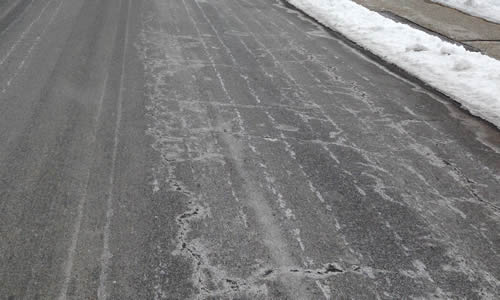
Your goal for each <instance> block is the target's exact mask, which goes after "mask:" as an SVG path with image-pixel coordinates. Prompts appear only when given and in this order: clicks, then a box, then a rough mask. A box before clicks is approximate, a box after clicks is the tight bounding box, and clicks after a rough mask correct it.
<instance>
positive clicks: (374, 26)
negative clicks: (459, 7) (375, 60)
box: [288, 0, 500, 128]
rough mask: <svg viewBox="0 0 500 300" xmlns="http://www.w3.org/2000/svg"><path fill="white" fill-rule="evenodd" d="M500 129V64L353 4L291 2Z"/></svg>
mask: <svg viewBox="0 0 500 300" xmlns="http://www.w3.org/2000/svg"><path fill="white" fill-rule="evenodd" d="M288 2H290V3H291V4H293V5H295V6H296V7H298V8H300V9H301V10H303V11H305V12H306V13H308V14H309V15H310V16H312V17H314V18H315V19H317V20H318V21H319V22H321V23H323V24H324V25H326V26H328V27H330V28H333V29H335V30H336V31H339V32H340V33H342V34H343V35H345V36H346V37H348V38H349V39H351V40H352V41H354V42H356V43H357V44H359V45H361V46H362V47H364V48H366V49H368V50H370V51H371V52H373V53H375V54H376V55H378V56H380V57H382V58H383V59H385V60H387V61H389V62H391V63H393V64H396V65H398V66H399V67H401V68H403V69H404V70H406V71H408V72H409V73H411V74H413V75H414V76H416V77H418V78H420V79H421V80H423V81H425V82H427V83H428V84H430V85H431V86H433V87H434V88H436V89H438V90H439V91H441V92H443V93H444V94H447V95H448V96H450V97H452V98H453V99H455V100H456V101H458V102H460V103H461V104H462V105H463V106H464V107H465V108H466V109H467V110H469V111H470V112H471V113H472V114H474V115H476V116H479V117H481V118H483V119H486V120H488V121H490V122H491V123H493V124H494V125H496V126H497V127H499V128H500V61H498V60H495V59H493V58H491V57H489V56H486V55H483V54H480V53H475V52H470V51H467V50H466V49H464V48H463V47H462V46H458V45H454V44H451V43H449V42H445V41H443V40H441V39H439V38H438V37H435V36H432V35H430V34H428V33H425V32H423V31H420V30H418V29H415V28H412V27H410V26H408V25H406V24H401V23H397V22H395V21H393V20H391V19H388V18H385V17H383V16H382V15H380V14H378V13H376V12H373V11H371V10H369V9H367V8H365V7H363V6H361V5H358V4H356V3H354V2H352V1H350V0H335V1H334V0H288Z"/></svg>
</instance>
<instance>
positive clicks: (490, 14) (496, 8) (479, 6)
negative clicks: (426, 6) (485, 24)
mask: <svg viewBox="0 0 500 300" xmlns="http://www.w3.org/2000/svg"><path fill="white" fill-rule="evenodd" d="M432 1H433V2H436V3H439V4H442V5H446V6H449V7H453V8H455V9H458V10H460V11H462V12H464V13H466V14H469V15H471V16H475V17H479V18H483V19H485V20H488V21H491V22H495V23H499V24H500V1H499V0H432Z"/></svg>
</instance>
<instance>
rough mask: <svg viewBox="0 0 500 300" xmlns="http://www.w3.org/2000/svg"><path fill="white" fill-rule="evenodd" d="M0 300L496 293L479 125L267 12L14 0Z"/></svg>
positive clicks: (483, 130)
mask: <svg viewBox="0 0 500 300" xmlns="http://www.w3.org/2000/svg"><path fill="white" fill-rule="evenodd" d="M19 1H23V4H22V9H19V11H18V13H17V15H16V16H15V17H12V18H10V19H11V20H10V21H9V23H8V24H5V22H0V23H1V24H2V26H1V27H0V30H1V31H0V298H2V299H4V298H5V299H189V298H193V299H220V298H222V299H325V298H326V299H335V298H356V299H374V298H382V299H401V298H409V297H417V298H418V297H423V298H430V297H438V298H486V299H488V298H490V299H493V298H499V297H500V268H499V267H498V266H499V265H500V253H499V252H500V132H499V131H498V130H497V129H495V128H493V127H492V126H490V125H488V124H487V123H485V122H483V121H481V120H478V119H476V118H474V117H471V116H470V115H468V114H466V113H464V112H463V111H462V110H460V109H459V108H457V106H456V105H455V104H454V103H452V101H450V100H449V99H444V98H442V97H441V96H440V95H437V94H435V93H433V92H432V91H429V90H427V89H426V88H425V87H422V86H421V85H419V84H418V83H415V82H414V81H413V80H412V79H409V78H406V77H405V76H403V75H401V74H399V75H398V74H396V73H394V72H393V71H391V69H392V68H388V67H387V66H386V65H385V64H383V63H380V62H378V61H374V60H372V59H371V58H369V57H368V56H367V55H366V53H364V52H362V51H359V50H357V48H355V47H353V46H352V45H351V44H350V43H349V42H346V41H344V40H343V39H341V38H339V37H338V36H336V35H332V34H331V33H330V32H327V31H325V30H324V29H323V28H322V27H321V26H319V25H318V24H316V23H314V22H313V21H311V20H309V19H308V18H307V17H305V16H304V15H302V14H300V13H299V12H297V11H294V10H293V9H290V8H289V7H287V6H286V5H285V3H284V2H281V1H279V0H176V1H171V0H85V1H81V0H37V1H35V0H19Z"/></svg>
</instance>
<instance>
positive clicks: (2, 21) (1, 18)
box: [0, 0, 34, 33]
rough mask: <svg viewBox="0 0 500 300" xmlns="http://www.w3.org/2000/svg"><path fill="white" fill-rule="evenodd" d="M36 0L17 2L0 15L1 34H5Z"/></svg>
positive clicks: (17, 0) (19, 0) (20, 0)
mask: <svg viewBox="0 0 500 300" xmlns="http://www.w3.org/2000/svg"><path fill="white" fill-rule="evenodd" d="M33 1H34V0H16V1H15V2H14V3H12V4H11V5H10V6H9V7H8V8H7V9H6V11H5V13H3V14H1V15H0V33H2V32H4V31H5V30H6V29H7V28H8V27H9V26H10V24H11V23H12V22H13V21H14V20H15V19H16V17H17V16H18V15H19V14H20V13H21V12H22V11H23V10H24V9H25V8H26V7H27V6H28V4H30V3H31V2H33Z"/></svg>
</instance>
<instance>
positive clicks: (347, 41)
mask: <svg viewBox="0 0 500 300" xmlns="http://www.w3.org/2000/svg"><path fill="white" fill-rule="evenodd" d="M279 1H280V2H281V3H283V5H284V6H285V7H287V8H290V9H292V10H295V11H297V12H299V13H300V14H302V15H303V16H304V17H305V18H307V19H309V20H311V21H313V22H314V23H316V24H318V25H319V26H321V27H322V28H323V29H324V30H325V31H326V32H328V33H329V34H330V35H332V36H333V37H335V38H337V39H339V40H340V41H342V42H344V43H345V44H347V45H348V46H350V47H352V48H354V49H356V50H357V51H359V52H360V53H361V54H362V55H364V56H366V57H368V58H369V59H371V60H373V61H375V62H376V63H378V64H380V65H381V66H383V67H384V68H386V69H387V70H389V71H391V72H393V73H394V74H396V75H397V76H400V77H402V78H404V79H406V80H408V81H410V82H413V83H415V84H417V85H419V86H420V87H422V88H423V89H425V90H426V91H427V92H429V93H432V94H434V95H437V96H438V97H440V98H442V99H443V100H445V101H447V102H449V103H450V104H452V105H453V106H455V107H456V108H458V109H459V110H460V111H461V112H463V113H465V114H466V115H467V116H469V117H472V118H473V119H474V120H476V121H479V122H481V123H482V124H484V125H486V126H487V127H489V128H491V129H494V130H497V131H498V130H500V128H498V127H497V126H495V125H494V124H493V123H491V122H489V121H488V120H485V119H483V118H480V117H478V116H475V115H473V114H471V113H470V112H469V111H468V110H467V109H465V108H464V107H463V106H462V104H461V103H460V102H458V101H456V100H455V99H453V98H452V97H450V96H448V95H446V94H444V93H443V92H441V91H440V90H438V89H437V88H435V87H433V86H431V85H430V84H428V83H427V82H425V81H424V80H422V79H420V78H418V77H416V76H415V75H413V74H411V73H410V72H408V71H406V70H404V69H403V68H401V67H400V66H398V65H396V64H393V63H391V62H389V61H387V60H385V59H384V58H383V57H381V56H378V55H377V54H374V53H373V52H371V51H370V50H369V49H367V48H365V47H363V46H361V45H359V44H358V43H356V42H355V41H353V40H351V39H349V38H348V37H346V36H345V35H343V34H342V33H340V32H338V31H336V30H334V29H332V28H330V27H328V26H326V25H324V24H323V23H321V22H320V21H318V20H317V19H316V18H314V17H312V16H310V15H309V14H308V13H307V12H305V11H304V10H302V9H301V8H299V7H297V6H295V5H293V4H292V3H290V2H288V0H279ZM377 13H378V12H377ZM385 17H387V16H385Z"/></svg>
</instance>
